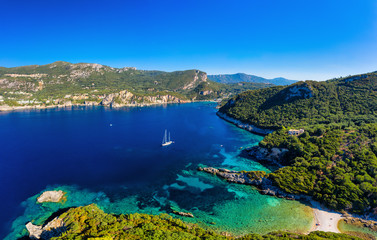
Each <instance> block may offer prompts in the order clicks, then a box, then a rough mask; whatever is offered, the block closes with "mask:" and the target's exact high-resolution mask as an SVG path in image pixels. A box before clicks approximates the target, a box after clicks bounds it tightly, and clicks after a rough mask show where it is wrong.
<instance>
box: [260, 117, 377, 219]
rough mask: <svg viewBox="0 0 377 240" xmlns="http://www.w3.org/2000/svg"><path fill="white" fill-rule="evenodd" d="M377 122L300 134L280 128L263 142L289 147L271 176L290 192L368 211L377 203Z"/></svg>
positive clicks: (355, 209)
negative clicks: (292, 134)
mask: <svg viewBox="0 0 377 240" xmlns="http://www.w3.org/2000/svg"><path fill="white" fill-rule="evenodd" d="M376 140H377V124H367V125H364V126H361V127H337V126H332V127H331V126H328V127H326V128H323V127H321V128H318V129H313V130H308V131H306V132H305V133H304V134H301V135H300V136H298V137H295V136H290V135H288V134H287V130H284V129H282V130H279V131H276V132H274V133H272V134H270V135H268V136H266V137H265V139H264V140H263V141H262V142H261V143H260V146H262V147H266V148H269V149H271V148H273V147H279V148H287V149H288V150H289V152H288V153H287V154H285V156H284V157H283V158H282V159H281V161H282V163H283V164H285V165H286V167H283V168H281V169H279V170H277V171H275V172H274V173H272V174H270V178H271V179H273V181H274V183H275V184H276V185H277V186H279V187H280V188H282V189H284V190H285V191H287V192H289V193H295V194H307V195H310V196H313V197H314V199H316V200H318V201H321V202H324V203H326V204H327V205H328V206H329V207H331V208H332V209H337V210H347V211H352V212H357V213H364V212H365V211H368V210H373V209H374V208H376V207H377V180H376V179H377V157H376V154H377V142H376Z"/></svg>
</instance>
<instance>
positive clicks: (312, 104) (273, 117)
mask: <svg viewBox="0 0 377 240" xmlns="http://www.w3.org/2000/svg"><path fill="white" fill-rule="evenodd" d="M220 111H221V112H223V113H226V114H227V115H229V116H231V117H233V118H236V119H239V120H241V121H244V122H246V123H252V124H254V125H256V126H259V127H262V128H271V129H280V128H281V127H282V126H286V127H287V126H290V127H310V126H312V125H317V124H323V125H326V124H334V125H346V126H348V125H362V124H363V123H372V122H377V73H376V72H374V73H369V74H364V75H358V76H353V77H348V78H341V79H334V80H330V81H326V82H315V81H306V82H299V83H295V84H293V85H290V86H288V87H282V86H277V87H272V88H267V89H260V90H256V91H247V92H244V93H241V94H239V95H237V96H235V97H234V98H233V99H231V100H230V101H229V102H228V103H227V104H226V105H224V106H223V107H222V108H221V109H220Z"/></svg>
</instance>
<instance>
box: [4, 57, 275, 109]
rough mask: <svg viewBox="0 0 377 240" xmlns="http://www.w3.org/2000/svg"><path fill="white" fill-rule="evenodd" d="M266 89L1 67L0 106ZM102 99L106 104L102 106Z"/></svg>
mask: <svg viewBox="0 0 377 240" xmlns="http://www.w3.org/2000/svg"><path fill="white" fill-rule="evenodd" d="M268 86H271V85H268V84H260V83H258V84H254V83H250V84H246V85H245V86H243V87H241V88H240V86H238V85H232V84H231V85H225V84H221V83H216V82H212V81H208V79H207V74H206V73H205V72H202V71H199V70H186V71H175V72H163V71H145V70H137V69H136V68H132V67H125V68H112V67H109V66H104V65H100V64H91V63H78V64H71V63H68V62H54V63H51V64H47V65H41V66H39V65H31V66H23V67H15V68H0V105H8V106H35V105H42V106H47V105H71V104H84V103H85V104H88V105H98V104H101V105H108V106H123V105H127V104H148V103H165V102H184V101H193V100H206V99H214V98H219V97H224V96H229V94H232V93H238V92H240V91H241V90H246V89H257V88H261V87H268ZM104 100H105V101H104Z"/></svg>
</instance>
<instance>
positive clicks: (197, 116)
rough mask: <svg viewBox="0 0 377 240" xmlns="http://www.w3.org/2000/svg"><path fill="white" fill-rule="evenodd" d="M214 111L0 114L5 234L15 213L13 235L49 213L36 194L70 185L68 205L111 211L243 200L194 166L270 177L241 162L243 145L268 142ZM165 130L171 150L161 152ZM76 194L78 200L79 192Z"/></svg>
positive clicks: (207, 106)
mask: <svg viewBox="0 0 377 240" xmlns="http://www.w3.org/2000/svg"><path fill="white" fill-rule="evenodd" d="M214 107H215V104H213V103H192V104H183V105H168V106H153V107H143V108H138V107H134V108H120V109H108V108H102V107H89V108H88V107H74V108H69V109H45V110H32V111H21V112H8V113H0V192H1V193H2V197H1V198H0V199H1V200H0V203H1V204H0V213H1V214H0V224H1V231H0V238H3V237H4V236H5V235H6V234H8V233H9V232H10V231H11V225H12V222H13V221H14V220H15V219H16V218H17V217H19V216H23V217H22V218H18V220H17V221H18V222H17V221H16V222H17V223H16V222H15V223H13V228H14V229H13V230H15V229H16V230H17V229H18V228H21V227H22V226H23V224H25V223H26V221H30V220H33V219H34V220H38V219H37V216H36V212H38V211H46V213H45V214H50V212H48V209H47V208H45V207H43V208H42V207H40V206H39V205H38V206H37V205H35V196H36V195H37V194H39V193H40V192H41V191H43V190H45V189H46V188H47V189H53V188H56V187H59V186H63V187H64V186H65V188H66V189H67V190H66V191H68V192H70V191H72V193H71V195H72V197H71V198H72V199H75V201H73V200H72V201H71V200H70V199H69V201H68V202H70V201H71V202H70V204H71V205H80V204H88V203H89V202H90V201H92V202H93V201H94V202H96V203H98V204H99V205H100V206H101V207H102V208H104V209H107V210H108V211H109V212H114V213H120V212H124V213H127V212H135V211H145V212H148V213H155V212H156V213H158V212H165V211H168V210H169V208H170V207H172V206H175V205H177V206H176V207H178V208H180V209H185V210H191V211H194V210H195V209H196V210H197V214H198V215H199V214H201V213H204V215H205V213H207V212H211V211H214V210H213V208H214V206H215V205H216V204H218V201H219V199H221V201H226V200H233V199H236V198H237V194H238V195H240V196H242V193H241V192H242V191H244V190H242V189H241V190H240V189H238V190H237V189H236V190H235V189H227V188H226V187H225V186H226V185H225V184H223V185H222V182H221V181H220V180H218V179H216V178H213V177H212V176H206V175H205V174H204V175H201V173H197V171H196V169H197V167H198V164H205V165H212V166H223V167H228V168H233V169H245V170H253V169H255V170H257V169H258V170H259V169H261V170H266V171H268V169H266V168H264V167H263V166H261V165H259V164H258V163H255V162H252V161H250V160H246V159H242V158H239V157H237V154H238V153H239V148H240V147H241V146H248V145H255V144H257V143H258V142H259V141H260V140H261V139H262V138H261V137H260V136H256V135H253V134H250V133H247V132H245V131H243V130H240V129H238V128H236V127H234V126H233V125H231V124H229V123H227V122H225V121H223V120H221V119H220V118H218V117H217V116H216V109H214ZM165 129H168V130H169V131H170V132H171V137H172V139H173V140H174V141H175V144H173V145H171V146H168V147H161V141H162V137H163V133H164V130H165ZM72 188H73V189H74V190H72ZM69 189H71V190H69ZM76 191H78V192H79V191H82V194H81V195H80V196H78V195H77V196H75V195H74V193H73V192H76ZM247 191H248V190H247ZM98 193H100V195H98ZM91 194H94V195H93V196H94V197H90V196H92V195H91ZM95 194H97V195H95ZM101 194H102V195H101ZM252 194H254V195H255V194H256V193H255V192H252ZM219 195H221V196H220V197H219ZM254 195H253V196H254ZM215 196H217V198H216V197H215ZM68 198H70V195H68ZM27 199H28V200H27ZM80 199H81V200H80ZM193 199H194V200H193ZM80 201H81V202H80ZM279 201H280V200H279ZM22 202H23V203H22ZM267 202H269V203H271V201H270V200H268V201H267ZM21 203H22V204H21ZM128 203H129V204H128ZM222 203H223V202H222ZM132 204H134V205H132ZM274 204H275V203H274ZM34 205H35V206H34ZM131 205H132V206H131ZM275 205H276V204H275ZM25 208H31V209H32V208H34V210H33V211H31V210H30V211H29V212H28V211H25ZM46 209H47V210H46ZM52 209H53V208H52ZM52 209H51V210H49V211H51V212H52V211H53V210H52ZM130 209H131V210H130ZM55 210H56V209H55ZM31 212H32V213H31ZM211 214H212V213H211ZM204 215H203V219H204V218H205V216H204ZM199 219H200V218H199ZM17 224H18V225H17ZM17 231H19V230H17Z"/></svg>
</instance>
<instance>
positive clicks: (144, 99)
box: [99, 90, 187, 107]
mask: <svg viewBox="0 0 377 240" xmlns="http://www.w3.org/2000/svg"><path fill="white" fill-rule="evenodd" d="M181 102H187V101H183V100H181V99H180V98H178V97H175V96H172V95H169V94H166V95H160V94H158V95H156V96H137V95H134V94H133V93H131V92H129V91H126V90H124V91H120V92H119V93H111V94H108V95H105V97H104V98H103V99H102V101H101V102H100V103H99V105H102V106H109V107H120V106H125V105H130V104H132V105H137V104H163V103H181Z"/></svg>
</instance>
